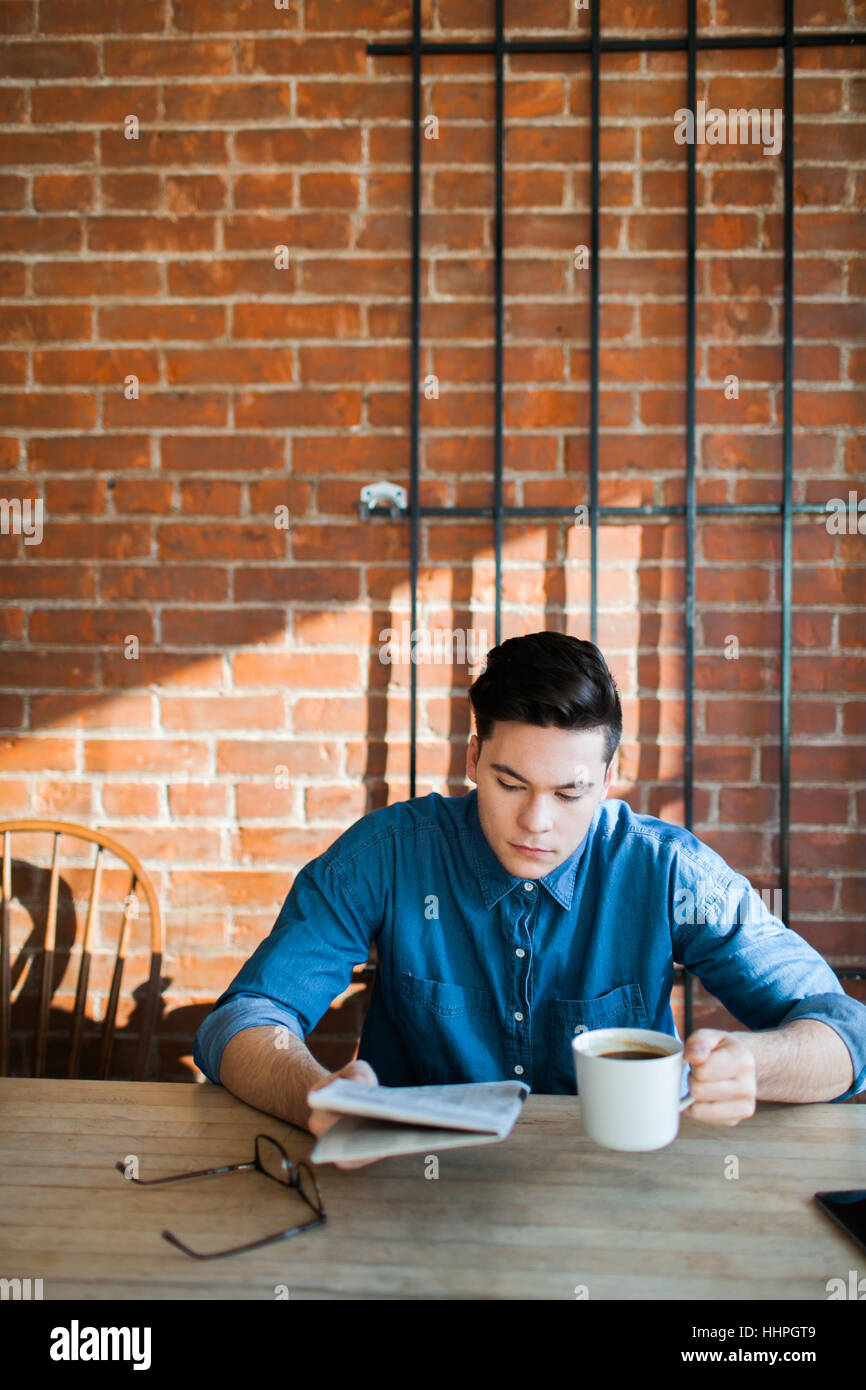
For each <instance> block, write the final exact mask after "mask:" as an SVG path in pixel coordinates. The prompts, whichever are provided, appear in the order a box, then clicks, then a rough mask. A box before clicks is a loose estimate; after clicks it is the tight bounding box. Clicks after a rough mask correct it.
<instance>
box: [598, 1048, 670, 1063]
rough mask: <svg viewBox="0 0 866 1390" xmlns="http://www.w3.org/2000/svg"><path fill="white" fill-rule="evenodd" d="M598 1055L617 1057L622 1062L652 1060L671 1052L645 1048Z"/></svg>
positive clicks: (667, 1055) (666, 1055) (599, 1053)
mask: <svg viewBox="0 0 866 1390" xmlns="http://www.w3.org/2000/svg"><path fill="white" fill-rule="evenodd" d="M595 1055H596V1057H615V1058H618V1059H619V1060H620V1061H621V1062H651V1061H652V1059H653V1058H654V1057H669V1056H670V1053H668V1052H665V1051H664V1049H663V1048H660V1047H659V1048H644V1049H642V1050H641V1051H640V1052H632V1051H628V1050H626V1051H617V1052H597V1053H596V1054H595Z"/></svg>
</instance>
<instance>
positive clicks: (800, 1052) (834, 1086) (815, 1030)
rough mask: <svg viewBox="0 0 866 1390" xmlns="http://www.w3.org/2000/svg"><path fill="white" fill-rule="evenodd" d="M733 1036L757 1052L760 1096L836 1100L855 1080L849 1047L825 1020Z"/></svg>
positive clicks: (799, 1020)
mask: <svg viewBox="0 0 866 1390" xmlns="http://www.w3.org/2000/svg"><path fill="white" fill-rule="evenodd" d="M733 1036H734V1037H736V1039H737V1041H738V1042H742V1043H744V1044H745V1045H746V1047H748V1048H749V1050H750V1051H751V1052H752V1053H753V1054H754V1058H755V1079H756V1083H757V1098H758V1100H791V1101H804V1102H805V1101H818V1100H835V1099H836V1097H837V1096H841V1095H843V1094H844V1093H845V1091H847V1090H848V1089H849V1088H850V1087H851V1086H853V1084H854V1066H853V1063H852V1061H851V1054H850V1052H849V1051H848V1049H847V1047H846V1046H845V1044H844V1042H843V1041H842V1039H841V1038H840V1037H839V1034H838V1033H837V1032H836V1031H835V1029H833V1028H831V1027H830V1025H829V1024H828V1023H822V1022H821V1021H820V1019H817V1018H795V1019H794V1020H793V1021H792V1022H791V1023H786V1024H784V1025H783V1027H781V1028H773V1029H769V1030H768V1031H766V1032H763V1033H747V1032H742V1033H741V1032H739V1031H735V1032H734V1033H733Z"/></svg>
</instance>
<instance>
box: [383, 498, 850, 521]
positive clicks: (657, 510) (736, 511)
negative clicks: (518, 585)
mask: <svg viewBox="0 0 866 1390" xmlns="http://www.w3.org/2000/svg"><path fill="white" fill-rule="evenodd" d="M578 505H580V504H578ZM782 508H783V504H782V503H781V502H778V503H776V502H753V503H746V502H743V503H737V502H731V503H724V502H718V503H716V502H712V503H710V502H708V503H706V504H704V505H702V506H697V507H695V511H696V512H698V513H702V514H706V515H709V516H725V515H731V516H752V515H754V516H767V515H770V516H772V515H779V514H781V512H782ZM685 510H686V509H685V506H682V505H678V506H669V507H668V506H664V505H663V504H662V505H659V506H655V505H650V504H647V505H646V506H642V507H599V508H598V515H599V516H684V515H685ZM791 510H792V511H794V512H801V513H804V514H807V515H810V516H823V515H824V514H825V513H826V511H827V509H826V507H822V506H821V503H820V502H798V503H795V504H794V506H793V507H792V508H791ZM410 513H411V508H408V507H407V509H406V512H405V513H404V515H406V516H408V515H410ZM375 515H377V516H378V515H382V516H384V515H385V513H384V512H382V513H378V512H377V513H375ZM418 515H419V516H479V517H492V516H494V515H495V509H494V508H493V507H420V508H419V509H418ZM502 515H503V516H504V517H521V516H526V517H539V518H540V517H545V516H549V517H554V518H555V517H572V518H573V517H574V507H503V508H502Z"/></svg>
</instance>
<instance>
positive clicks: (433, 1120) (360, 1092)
mask: <svg viewBox="0 0 866 1390" xmlns="http://www.w3.org/2000/svg"><path fill="white" fill-rule="evenodd" d="M528 1095H529V1087H528V1086H527V1085H526V1083H525V1082H524V1081H475V1082H469V1083H468V1084H466V1085H456V1086H364V1085H362V1084H361V1083H360V1082H358V1081H349V1080H347V1079H346V1078H345V1077H338V1078H337V1079H336V1081H332V1082H330V1083H329V1085H327V1086H322V1087H321V1088H320V1089H319V1090H315V1091H310V1092H309V1093H308V1095H307V1104H308V1105H309V1106H310V1108H311V1109H314V1110H334V1111H337V1112H338V1113H339V1114H341V1115H363V1116H366V1117H368V1118H370V1119H382V1120H388V1121H391V1122H394V1121H397V1122H400V1121H402V1122H404V1123H406V1124H411V1125H416V1126H417V1125H429V1126H431V1127H441V1128H443V1129H458V1130H469V1131H474V1132H477V1133H481V1134H492V1135H495V1136H496V1137H497V1138H500V1139H501V1138H504V1136H505V1135H506V1134H507V1133H508V1132H509V1130H510V1129H511V1127H512V1125H513V1124H514V1121H515V1120H516V1119H517V1116H518V1114H519V1113H520V1109H521V1107H522V1105H523V1102H524V1100H525V1099H526V1097H527V1096H528Z"/></svg>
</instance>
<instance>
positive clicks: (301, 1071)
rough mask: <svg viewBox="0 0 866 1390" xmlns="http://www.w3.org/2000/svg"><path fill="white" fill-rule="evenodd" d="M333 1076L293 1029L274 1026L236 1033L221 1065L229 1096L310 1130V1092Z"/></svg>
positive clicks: (221, 1075) (227, 1045) (244, 1029)
mask: <svg viewBox="0 0 866 1390" xmlns="http://www.w3.org/2000/svg"><path fill="white" fill-rule="evenodd" d="M278 1042H279V1046H277V1043H278ZM330 1074H331V1073H330V1072H329V1071H328V1070H327V1068H325V1067H323V1066H320V1064H319V1063H318V1062H317V1061H316V1059H315V1058H314V1057H313V1056H312V1054H311V1052H310V1051H309V1048H308V1047H307V1046H306V1044H305V1043H304V1042H302V1041H301V1039H300V1038H299V1037H296V1035H295V1034H294V1033H292V1032H291V1030H289V1029H278V1028H276V1027H274V1026H272V1025H271V1024H263V1025H261V1026H259V1027H256V1028H242V1029H241V1031H240V1032H239V1033H235V1035H234V1037H232V1038H229V1040H228V1042H227V1043H226V1045H225V1047H224V1048H223V1055H222V1059H221V1061H220V1082H221V1084H222V1085H223V1086H225V1088H226V1090H227V1091H231V1093H232V1095H235V1096H237V1097H238V1099H239V1100H242V1101H245V1102H246V1104H247V1105H254V1106H255V1107H256V1109H257V1110H264V1111H266V1112H267V1114H269V1115H276V1116H277V1117H278V1118H279V1119H281V1120H287V1121H288V1123H289V1124H292V1125H298V1126H299V1127H300V1128H301V1129H308V1128H309V1124H308V1121H309V1118H310V1107H309V1106H308V1105H307V1100H306V1096H307V1092H308V1091H309V1089H310V1087H311V1086H315V1085H316V1083H317V1082H319V1081H323V1080H324V1079H325V1077H326V1076H330Z"/></svg>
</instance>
